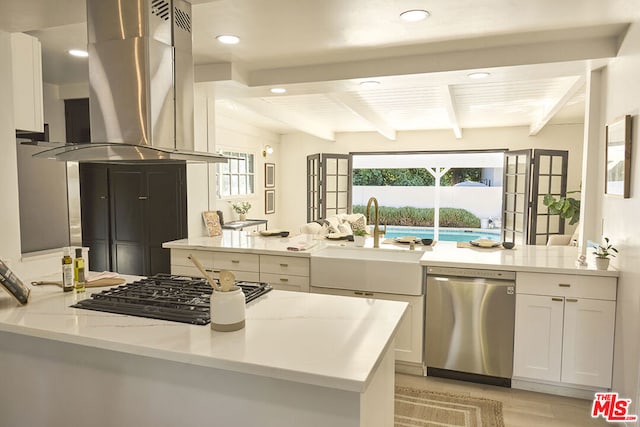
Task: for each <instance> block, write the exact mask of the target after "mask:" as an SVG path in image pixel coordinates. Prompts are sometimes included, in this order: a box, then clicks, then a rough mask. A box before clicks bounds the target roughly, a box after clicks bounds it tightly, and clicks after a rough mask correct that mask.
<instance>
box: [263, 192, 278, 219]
mask: <svg viewBox="0 0 640 427" xmlns="http://www.w3.org/2000/svg"><path fill="white" fill-rule="evenodd" d="M275 212H276V190H264V213H266V214H272V213H275Z"/></svg>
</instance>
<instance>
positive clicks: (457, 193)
mask: <svg viewBox="0 0 640 427" xmlns="http://www.w3.org/2000/svg"><path fill="white" fill-rule="evenodd" d="M435 189H436V188H435V187H392V186H381V187H378V186H355V185H354V186H353V199H352V204H354V205H365V206H366V205H367V201H368V200H369V197H371V196H374V197H375V198H376V199H378V203H379V204H380V206H390V207H397V208H399V207H403V206H413V207H416V208H433V204H434V200H435ZM440 207H441V208H458V209H466V210H468V211H469V212H471V213H472V214H474V215H475V216H477V217H478V218H480V219H483V218H492V219H494V220H495V219H499V218H500V217H501V209H502V187H440Z"/></svg>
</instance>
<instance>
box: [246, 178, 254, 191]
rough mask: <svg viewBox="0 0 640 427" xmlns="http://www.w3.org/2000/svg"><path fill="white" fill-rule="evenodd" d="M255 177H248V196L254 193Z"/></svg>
mask: <svg viewBox="0 0 640 427" xmlns="http://www.w3.org/2000/svg"><path fill="white" fill-rule="evenodd" d="M253 188H254V187H253V175H249V176H247V194H253V193H254V189H253Z"/></svg>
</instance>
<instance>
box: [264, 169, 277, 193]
mask: <svg viewBox="0 0 640 427" xmlns="http://www.w3.org/2000/svg"><path fill="white" fill-rule="evenodd" d="M264 186H265V187H266V188H273V187H275V186H276V165H275V163H265V164H264Z"/></svg>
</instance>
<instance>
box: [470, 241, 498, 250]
mask: <svg viewBox="0 0 640 427" xmlns="http://www.w3.org/2000/svg"><path fill="white" fill-rule="evenodd" d="M469 243H471V244H472V245H473V246H479V247H481V248H495V247H496V246H500V242H494V241H493V240H490V239H477V240H471V241H470V242H469Z"/></svg>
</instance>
